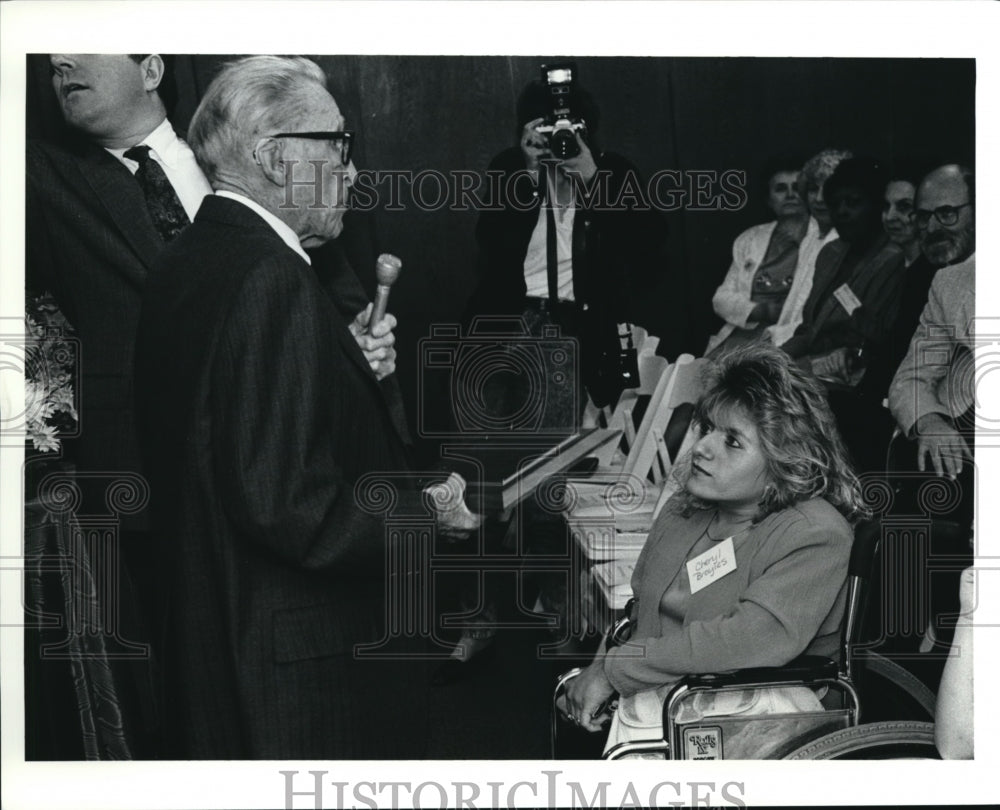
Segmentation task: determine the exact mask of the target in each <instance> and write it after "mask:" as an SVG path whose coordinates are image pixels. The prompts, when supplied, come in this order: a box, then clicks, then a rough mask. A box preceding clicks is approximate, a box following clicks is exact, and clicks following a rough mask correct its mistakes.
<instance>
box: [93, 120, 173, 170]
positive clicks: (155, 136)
mask: <svg viewBox="0 0 1000 810" xmlns="http://www.w3.org/2000/svg"><path fill="white" fill-rule="evenodd" d="M141 144H145V145H146V146H148V147H149V148H150V149H151V150H152V152H153V154H154V155H156V158H157V160H159V162H160V163H162V164H163V165H164V166H168V167H170V168H176V167H177V161H178V159H179V158H180V152H181V139H180V138H178V137H177V133H176V132H174V128H173V126H171V124H170V121H168V120H167V119H166V118H164V119H163V120H162V121H161V122H160V124H159V126H157V127H156V129H154V130H153V131H152V132H150V133H149V134H148V135H147V136H146V137H145V138H143V139H142V140H141V141H139V142H138V143H137V144H135V145H136V146H139V145H141ZM107 151H108V152H110V153H111V154H112V155H114V156H115V157H116V158H118V159H119V160H121V161H129V160H131V158H127V157H125V153H126V152H127V151H128V149H108V150H107ZM131 162H132V164H133V165H137V164H136V163H135V161H131Z"/></svg>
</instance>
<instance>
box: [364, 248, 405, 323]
mask: <svg viewBox="0 0 1000 810" xmlns="http://www.w3.org/2000/svg"><path fill="white" fill-rule="evenodd" d="M402 267H403V263H402V262H401V261H400V260H399V259H397V258H396V257H395V256H393V255H392V254H391V253H383V254H382V255H381V256H379V257H378V259H376V261H375V278H376V280H377V281H378V288H377V289H376V290H375V306H373V307H372V316H371V318H369V320H368V330H367V331H368V333H369V334H371V331H372V327H373V326H374V325H375V324H377V323H378V322H379V321H380V320H382V319H383V318H384V317H385V308H386V307H387V306H388V305H389V288H390V287H392V285H393V284H394V283H395V282H396V279H397V278H399V271H400V270H401V269H402Z"/></svg>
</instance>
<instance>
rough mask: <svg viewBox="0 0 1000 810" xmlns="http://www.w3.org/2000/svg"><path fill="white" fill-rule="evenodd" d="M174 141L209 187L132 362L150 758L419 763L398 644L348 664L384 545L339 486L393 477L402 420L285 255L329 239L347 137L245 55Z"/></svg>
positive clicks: (298, 263) (371, 604)
mask: <svg viewBox="0 0 1000 810" xmlns="http://www.w3.org/2000/svg"><path fill="white" fill-rule="evenodd" d="M189 137H190V140H191V144H192V147H193V149H194V151H195V154H196V155H197V157H198V161H199V163H200V165H201V166H202V167H203V169H204V170H205V173H206V175H207V176H208V177H209V179H210V181H211V183H212V186H213V188H214V189H215V191H216V193H215V194H214V195H212V196H210V197H207V198H206V199H205V201H204V203H203V205H202V207H201V209H200V211H199V212H198V215H197V216H196V217H195V220H194V222H193V224H192V225H191V226H190V227H189V228H188V229H187V230H185V232H184V233H183V234H181V236H180V237H179V238H178V239H177V240H176V241H174V242H173V243H172V244H171V245H170V246H169V247H168V248H167V249H166V250H165V251H164V254H163V256H162V258H161V260H160V261H159V263H158V264H157V266H156V268H155V269H154V270H153V272H152V273H151V275H150V278H149V282H148V284H147V288H146V292H145V296H144V299H143V311H142V316H141V319H140V324H139V336H138V345H137V356H136V364H137V365H136V375H137V383H138V385H137V391H138V394H139V414H140V426H141V434H142V436H143V440H144V442H143V446H144V448H146V449H147V450H148V462H149V471H150V478H151V484H152V491H153V507H154V514H155V515H156V518H157V525H158V530H159V531H160V532H161V533H162V537H163V541H164V544H163V550H164V569H163V570H164V577H165V579H166V580H167V581H168V582H169V584H170V589H169V594H168V597H167V598H168V603H169V607H168V615H169V621H168V625H167V643H166V650H167V660H166V669H167V673H168V677H167V700H168V705H170V706H171V708H172V713H171V719H172V720H173V721H174V728H173V732H174V734H173V738H172V739H173V743H174V744H175V746H174V747H173V748H172V749H171V752H172V753H174V754H175V755H177V756H182V757H189V758H215V759H232V758H271V759H286V758H355V757H401V756H419V755H420V754H421V750H422V743H423V737H424V721H425V717H424V706H425V705H426V700H425V696H424V692H423V687H424V685H425V683H426V679H425V677H424V675H423V673H422V671H421V670H422V667H421V665H420V664H419V663H417V662H416V661H415V660H414V659H413V658H407V657H400V656H402V655H404V654H405V653H407V652H412V651H413V648H415V647H419V645H420V640H419V639H417V640H411V641H409V642H403V643H402V647H401V648H400V649H396V650H394V649H393V648H391V647H387V648H386V649H385V650H383V651H382V653H383V655H382V657H381V659H376V660H373V659H367V658H364V657H362V656H359V655H358V654H357V653H358V645H363V644H366V643H373V642H378V641H379V640H380V639H382V638H383V637H384V636H386V632H385V629H386V627H387V625H386V616H385V613H386V606H385V601H386V600H385V596H384V594H383V583H384V581H385V579H386V565H387V559H388V557H387V554H388V555H391V554H392V553H393V548H391V547H390V544H391V542H392V541H391V540H390V539H387V531H386V522H385V519H384V516H382V515H379V514H372V512H371V511H366V509H364V508H362V506H363V505H362V503H361V501H362V500H363V496H362V493H361V491H360V490H359V489H356V487H358V486H360V484H359V482H360V480H361V479H362V478H363V477H364V476H365V475H366V474H368V473H373V472H374V473H380V472H385V473H391V472H393V471H401V470H405V469H406V468H407V450H406V445H405V442H404V441H403V439H402V438H401V434H402V432H403V430H404V427H403V426H401V425H397V424H396V422H395V420H394V411H393V409H392V408H391V407H390V406H389V404H388V402H387V398H386V396H385V391H384V389H383V386H382V383H380V381H379V379H378V376H379V375H378V373H377V369H376V370H373V369H372V367H371V366H370V365H369V361H368V359H367V358H366V357H365V355H364V353H363V352H362V350H361V347H360V346H359V344H358V342H357V341H356V339H355V336H354V335H352V329H351V328H349V327H348V326H347V325H346V324H345V323H344V319H343V318H342V317H338V307H339V304H338V302H337V301H336V300H335V299H334V298H333V297H332V296H331V294H329V292H328V291H324V290H323V288H322V287H321V286H320V284H319V282H318V280H317V277H316V274H315V273H314V272H313V271H312V269H311V267H310V261H309V258H308V256H307V254H306V253H305V251H304V250H303V248H307V247H314V246H317V245H320V244H322V243H324V242H326V241H328V240H331V239H334V238H335V237H337V236H338V235H339V234H340V231H341V229H342V227H343V224H342V217H343V214H344V212H345V210H346V205H347V193H348V188H349V186H350V185H351V183H352V180H353V178H354V176H355V170H354V166H353V164H352V163H351V161H350V143H351V141H350V138H351V135H350V133H349V132H347V131H345V128H344V119H343V116H342V115H341V113H340V110H339V109H338V107H337V104H336V102H335V101H334V99H333V98H332V96H331V95H330V93H329V92H327V90H326V86H325V76H324V75H323V73H322V71H321V70H320V68H319V67H318V66H317V65H316V64H315V63H313V62H310V61H309V60H306V59H301V58H283V57H266V56H259V57H249V58H247V59H243V60H240V61H237V62H234V63H232V64H230V65H227V66H226V67H224V68H223V70H222V71H221V72H220V74H219V75H218V76H217V77H216V78H215V79H214V81H213V82H212V84H211V85H210V87H209V88H208V90H207V91H206V94H205V96H204V98H203V99H202V101H201V104H200V105H199V107H198V110H197V111H196V113H195V115H194V118H193V119H192V122H191V127H190V130H189ZM357 325H358V324H355V326H357ZM376 334H378V331H377V330H376ZM377 365H378V363H376V366H377ZM417 495H418V492H417V490H416V489H412V490H407V489H406V488H404V489H403V491H402V492H401V493H400V494H399V498H400V501H399V502H400V503H402V502H403V501H406V500H407V499H410V500H414V501H415V500H416V497H417ZM460 514H465V516H466V517H471V516H470V515H468V513H467V512H463V510H461V509H455V510H452V511H451V512H448V513H443V514H442V513H439V514H438V523H439V528H440V529H441V530H442V531H445V532H447V531H449V530H455V529H456V527H457V525H458V524H459V523H460V522H461V519H460V517H459V515H460ZM389 573H390V576H396V577H400V578H402V577H407V576H411V574H412V572H410V571H408V570H398V571H391V572H389ZM393 653H399V654H400V655H398V656H396V657H395V658H393Z"/></svg>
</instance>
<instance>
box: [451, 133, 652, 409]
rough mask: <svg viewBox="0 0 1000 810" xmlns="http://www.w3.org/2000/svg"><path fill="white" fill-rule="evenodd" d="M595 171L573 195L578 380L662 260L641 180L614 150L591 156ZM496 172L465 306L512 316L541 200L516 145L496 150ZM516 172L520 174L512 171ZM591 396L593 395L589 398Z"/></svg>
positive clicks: (613, 343) (629, 314)
mask: <svg viewBox="0 0 1000 810" xmlns="http://www.w3.org/2000/svg"><path fill="white" fill-rule="evenodd" d="M595 163H596V164H597V169H598V175H597V177H595V178H594V180H593V181H592V182H591V183H590V184H589V186H588V193H587V194H586V195H584V197H583V199H577V201H576V214H575V217H574V221H573V291H574V299H575V302H576V305H577V308H578V309H579V310H586V313H585V315H584V326H585V328H584V329H583V330H582V332H583V334H582V340H583V346H582V354H583V358H582V364H583V373H584V381H585V383H586V382H587V381H588V380H591V379H592V378H593V375H594V372H595V368H594V364H595V363H596V362H598V358H599V356H600V350H599V349H598V344H600V345H601V346H603V347H611V348H613V349H614V348H616V347H617V345H618V338H617V329H616V328H615V325H616V324H617V323H620V322H624V321H635V320H636V318H635V316H634V312H635V305H634V302H635V301H636V300H637V298H638V297H640V296H642V295H644V294H648V291H649V290H650V289H652V288H653V286H654V285H655V284H656V283H657V282H658V277H659V275H660V274H661V273H662V272H663V269H664V267H665V263H664V259H663V255H662V252H663V248H664V244H665V241H666V231H667V228H666V223H665V222H664V220H663V217H662V216H661V215H660V213H659V212H658V211H656V210H654V209H653V208H652V207H651V206H650V205H649V204H648V200H647V199H646V187H645V181H644V179H643V178H641V177H640V176H639V173H638V170H637V169H636V168H635V167H634V166H633V165H632V164H631V163H629V162H628V161H627V160H625V158H623V157H621V156H620V155H617V154H614V153H611V152H606V153H604V154H601V155H595ZM489 171H490V172H496V173H498V175H499V176H501V181H500V182H499V184H498V187H499V189H500V190H501V192H502V194H501V198H500V199H501V203H502V210H497V211H485V212H483V214H482V215H481V216H480V218H479V222H478V224H477V226H476V240H477V242H478V244H479V274H480V280H479V285H478V287H477V289H476V291H475V292H474V293H473V295H472V297H471V299H470V300H469V304H468V307H467V318H466V320H469V319H470V318H472V317H473V316H475V315H515V316H516V315H520V314H521V313H522V312H523V311H524V308H525V296H526V291H527V287H526V284H525V279H524V259H525V256H526V254H527V251H528V244H529V242H530V241H531V234H532V232H533V231H534V229H535V225H536V224H537V223H538V212H539V206H540V204H541V201H540V196H539V193H538V189H537V187H536V184H535V181H534V180H533V178H532V177H531V176H530V175H529V174H528V173H527V171H526V166H525V162H524V157H523V155H522V153H521V150H520V148H518V147H514V148H511V149H507V150H506V151H504V152H501V153H500V154H499V155H498V156H497V157H496V158H494V160H493V162H492V163H491V164H490V167H489ZM518 173H520V174H518ZM595 401H597V400H596V398H595Z"/></svg>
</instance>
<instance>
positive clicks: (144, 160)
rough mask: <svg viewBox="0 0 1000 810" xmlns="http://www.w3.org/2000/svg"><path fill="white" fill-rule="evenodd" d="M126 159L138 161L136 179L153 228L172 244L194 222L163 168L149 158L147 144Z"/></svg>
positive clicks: (140, 146) (138, 147)
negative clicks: (144, 199) (189, 217)
mask: <svg viewBox="0 0 1000 810" xmlns="http://www.w3.org/2000/svg"><path fill="white" fill-rule="evenodd" d="M125 157H127V158H129V159H131V160H134V161H136V162H137V163H138V164H139V169H138V170H137V171H136V173H135V179H136V180H137V181H138V182H139V187H140V188H142V193H143V195H145V197H146V208H148V209H149V216H150V217H151V218H152V220H153V225H154V227H155V228H156V230H157V231H158V232H159V234H160V236H161V237H163V241H164V242H169V241H171V240H172V239H173V238H174V237H176V236H177V234H179V233H180V232H181V230H183V228H184V226H185V225H188V224H189V223H190V222H191V220H190V219H188V215H187V214H186V213H185V212H184V207H183V206H182V205H181V201H180V200H179V199H178V197H177V192H176V191H174V187H173V186H172V185H170V181H169V180H168V179H167V176H166V175H165V174H164V173H163V168H162V167H161V166H160V164H159V163H157V162H156V161H155V160H153V159H152V158H151V157H150V156H149V147H148V146H146V145H145V144H140V145H139V146H133V147H132V148H131V149H128V150H126V151H125Z"/></svg>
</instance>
